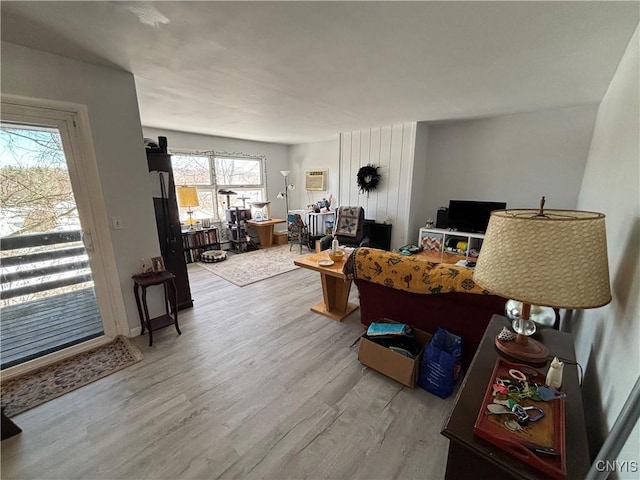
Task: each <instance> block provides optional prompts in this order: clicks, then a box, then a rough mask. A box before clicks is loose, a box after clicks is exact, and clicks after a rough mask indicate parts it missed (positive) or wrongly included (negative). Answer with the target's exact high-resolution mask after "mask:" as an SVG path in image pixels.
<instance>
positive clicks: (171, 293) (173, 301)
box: [132, 270, 182, 346]
mask: <svg viewBox="0 0 640 480" xmlns="http://www.w3.org/2000/svg"><path fill="white" fill-rule="evenodd" d="M132 278H133V282H134V284H133V294H134V295H135V297H136V306H137V307H138V315H139V316H140V326H141V328H142V330H141V332H140V335H144V330H145V327H146V328H147V329H148V330H149V346H152V345H153V331H154V330H158V329H159V328H163V327H166V326H169V325H174V326H175V327H176V331H177V332H178V335H182V332H181V331H180V327H179V326H178V290H177V289H176V284H175V278H176V277H175V275H174V274H173V273H171V272H167V271H166V270H165V271H163V272H157V273H154V274H151V275H134V276H133V277H132ZM153 285H162V287H163V290H164V307H165V314H164V315H160V316H159V317H155V318H149V307H148V306H147V288H148V287H151V286H153ZM140 288H142V299H141V298H140V294H139V291H140Z"/></svg>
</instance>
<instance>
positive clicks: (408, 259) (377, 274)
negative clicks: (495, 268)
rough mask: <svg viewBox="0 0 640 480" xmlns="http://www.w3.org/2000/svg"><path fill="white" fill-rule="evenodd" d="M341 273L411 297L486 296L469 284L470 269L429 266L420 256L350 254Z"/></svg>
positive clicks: (373, 252) (370, 251)
mask: <svg viewBox="0 0 640 480" xmlns="http://www.w3.org/2000/svg"><path fill="white" fill-rule="evenodd" d="M345 272H346V273H347V275H348V276H349V278H351V279H363V280H367V281H369V282H373V283H378V284H380V285H384V286H386V287H391V288H396V289H398V290H404V291H407V292H412V293H449V292H464V293H476V294H484V295H488V294H489V293H490V292H488V291H487V290H484V289H483V288H482V287H480V286H479V285H477V284H476V283H475V282H474V281H473V278H472V276H473V269H471V268H468V267H462V266H458V265H452V264H448V263H432V262H429V261H428V260H427V259H425V258H424V257H421V256H420V255H412V256H405V255H400V254H399V253H393V252H388V251H386V250H378V249H375V248H368V247H360V248H357V249H356V250H354V251H353V253H352V254H351V256H350V257H349V260H348V262H347V264H346V265H345Z"/></svg>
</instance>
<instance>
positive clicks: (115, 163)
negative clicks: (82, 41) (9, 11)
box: [2, 42, 160, 333]
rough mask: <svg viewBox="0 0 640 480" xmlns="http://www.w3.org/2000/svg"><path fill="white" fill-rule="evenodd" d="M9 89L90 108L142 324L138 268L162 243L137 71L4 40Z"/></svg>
mask: <svg viewBox="0 0 640 480" xmlns="http://www.w3.org/2000/svg"><path fill="white" fill-rule="evenodd" d="M2 93H3V94H12V95H20V96H24V97H29V98H35V99H44V100H53V101H59V102H71V103H75V104H82V105H86V107H87V108H88V113H89V121H90V124H91V135H92V138H93V145H94V147H95V155H96V159H97V163H98V171H99V175H100V183H101V186H102V193H103V195H104V203H105V206H106V210H107V216H108V217H109V218H110V217H111V216H114V215H117V216H120V217H121V218H122V223H123V224H124V226H125V228H124V229H122V230H111V232H110V233H111V240H112V242H113V248H114V251H115V255H116V264H117V265H116V267H117V270H118V276H119V278H120V286H121V294H122V297H123V301H124V305H125V309H126V314H127V320H128V323H129V326H130V327H132V328H138V327H139V324H140V322H139V320H138V313H137V309H136V305H135V300H134V297H133V292H132V290H133V288H132V286H133V282H132V280H131V275H133V274H134V273H136V272H138V271H139V269H140V266H141V265H140V258H141V257H151V256H156V255H159V254H160V247H159V244H158V235H157V231H156V224H155V216H154V213H153V202H152V200H151V191H150V187H149V176H148V170H147V162H146V156H145V151H144V145H143V141H142V138H143V136H142V127H141V125H140V115H139V112H138V100H137V97H136V89H135V83H134V79H133V75H131V74H130V73H127V72H123V71H119V70H114V69H111V68H106V67H101V66H96V65H92V64H88V63H84V62H79V61H76V60H71V59H69V58H66V57H61V56H58V55H53V54H49V53H45V52H42V51H39V50H33V49H30V48H26V47H22V46H19V45H14V44H10V43H6V42H2ZM122 333H125V332H122ZM127 333H128V332H127Z"/></svg>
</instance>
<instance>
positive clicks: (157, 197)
mask: <svg viewBox="0 0 640 480" xmlns="http://www.w3.org/2000/svg"><path fill="white" fill-rule="evenodd" d="M147 164H148V166H149V172H157V173H154V177H155V178H154V181H155V182H157V185H154V198H153V207H154V209H155V214H156V225H157V227H158V239H159V241H160V251H161V252H162V258H163V259H164V265H165V268H166V269H167V270H168V271H169V272H171V273H173V274H174V275H175V284H176V289H177V292H178V301H177V304H178V310H181V309H183V308H189V307H193V299H192V298H191V287H190V286H189V277H188V275H187V264H186V262H185V257H184V249H183V246H182V232H181V229H180V214H179V211H178V202H177V200H176V186H175V183H174V180H173V169H172V168H171V155H168V154H167V153H155V152H154V153H151V152H147Z"/></svg>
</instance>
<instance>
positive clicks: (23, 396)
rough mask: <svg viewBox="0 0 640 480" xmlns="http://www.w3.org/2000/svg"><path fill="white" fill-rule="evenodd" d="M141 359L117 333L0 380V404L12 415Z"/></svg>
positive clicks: (131, 345)
mask: <svg viewBox="0 0 640 480" xmlns="http://www.w3.org/2000/svg"><path fill="white" fill-rule="evenodd" d="M140 360H142V353H140V350H138V349H137V348H136V347H135V345H133V344H131V342H130V341H129V340H128V339H127V338H125V337H121V336H118V337H116V338H115V340H113V341H112V342H110V343H108V344H107V345H102V346H100V347H96V348H94V349H92V350H88V351H86V352H84V353H80V354H78V355H75V356H73V357H70V358H67V359H64V360H61V361H59V362H56V363H53V364H51V365H48V366H46V367H42V368H40V369H38V370H35V371H33V372H29V373H26V374H24V375H20V376H19V377H16V378H12V379H11V380H7V381H6V382H5V381H3V382H2V387H1V398H2V406H3V407H6V409H5V412H4V413H5V414H6V415H7V417H12V416H14V415H17V414H19V413H22V412H24V411H26V410H29V409H30V408H33V407H36V406H38V405H41V404H43V403H45V402H48V401H49V400H53V399H54V398H57V397H59V396H61V395H64V394H65V393H68V392H71V391H72V390H75V389H77V388H80V387H82V386H84V385H87V384H88V383H91V382H95V381H96V380H98V379H100V378H103V377H106V376H107V375H110V374H112V373H114V372H117V371H118V370H122V369H123V368H125V367H128V366H130V365H133V364H134V363H137V362H139V361H140Z"/></svg>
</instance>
